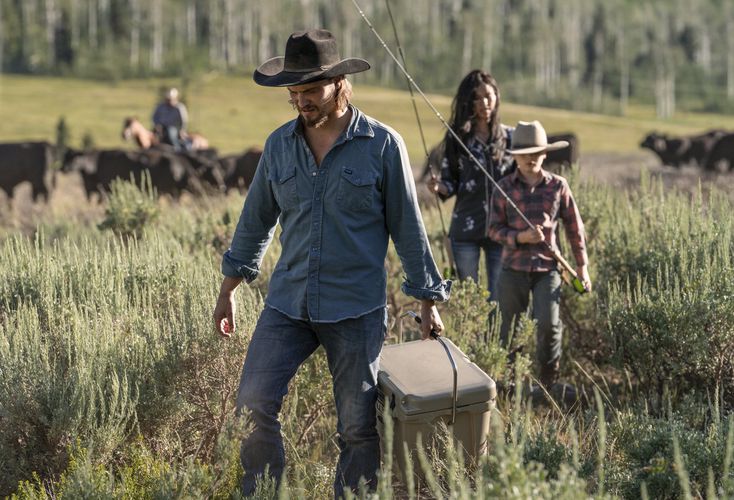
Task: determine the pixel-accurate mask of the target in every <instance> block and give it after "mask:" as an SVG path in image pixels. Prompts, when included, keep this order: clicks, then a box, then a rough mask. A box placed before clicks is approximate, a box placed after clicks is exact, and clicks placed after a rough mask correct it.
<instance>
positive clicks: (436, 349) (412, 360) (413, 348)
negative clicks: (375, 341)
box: [378, 337, 497, 415]
mask: <svg viewBox="0 0 734 500" xmlns="http://www.w3.org/2000/svg"><path fill="white" fill-rule="evenodd" d="M442 339H443V341H444V342H445V343H446V345H447V346H448V348H449V350H450V351H451V354H452V356H453V357H454V361H455V362H456V367H457V371H458V377H457V382H458V389H457V397H456V399H457V404H456V406H457V408H458V407H461V406H468V405H473V404H476V403H483V402H487V401H490V400H492V399H494V398H495V397H496V394H497V390H496V387H495V383H494V381H493V380H492V379H491V378H490V377H489V375H487V374H486V373H484V372H483V371H482V370H481V369H480V368H479V367H478V366H477V365H475V364H474V363H472V362H471V361H469V358H467V357H466V355H465V354H464V353H463V352H461V350H459V348H458V347H456V346H455V345H454V344H453V342H451V341H450V340H449V339H447V338H445V337H442ZM453 373H454V372H453V370H452V368H451V362H450V361H449V358H448V356H447V355H446V351H445V350H444V348H443V346H441V344H440V343H439V342H438V341H435V340H416V341H413V342H406V343H404V344H395V345H388V346H385V347H383V348H382V354H381V355H380V372H379V374H378V380H379V383H380V384H388V385H390V386H392V389H393V391H392V392H393V393H394V394H395V405H396V407H397V406H399V407H401V408H400V409H401V411H402V413H404V414H405V415H414V414H420V413H426V412H431V411H438V410H445V409H450V408H451V406H452V393H453V388H454V379H453V376H454V375H453Z"/></svg>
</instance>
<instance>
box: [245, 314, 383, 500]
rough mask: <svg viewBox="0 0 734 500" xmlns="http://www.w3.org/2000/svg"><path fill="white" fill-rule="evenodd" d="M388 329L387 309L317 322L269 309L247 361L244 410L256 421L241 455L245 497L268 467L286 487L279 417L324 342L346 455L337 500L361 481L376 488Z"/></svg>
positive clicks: (343, 454)
mask: <svg viewBox="0 0 734 500" xmlns="http://www.w3.org/2000/svg"><path fill="white" fill-rule="evenodd" d="M386 330H387V314H386V309H385V308H380V309H378V310H376V311H373V312H371V313H367V314H365V315H363V316H360V317H359V318H355V319H346V320H343V321H339V322H337V323H312V322H310V321H303V320H295V319H291V318H289V317H288V316H286V315H284V314H282V313H280V312H278V311H276V310H275V309H272V308H270V307H266V308H265V309H264V310H263V312H262V314H261V315H260V319H259V320H258V323H257V326H256V327H255V331H254V332H253V334H252V340H251V341H250V347H249V348H248V351H247V356H246V357H245V364H244V368H243V370H242V378H241V380H240V387H239V392H238V396H237V410H238V412H239V411H241V410H242V409H243V408H247V409H249V410H250V415H251V418H252V420H253V422H254V424H255V428H254V430H253V432H252V433H251V434H250V435H249V436H248V437H247V439H245V440H244V441H243V442H242V447H241V451H240V458H241V460H242V467H243V468H244V470H245V475H244V477H243V480H242V487H243V493H244V494H245V495H251V494H252V493H253V492H254V491H255V482H256V480H257V479H258V478H260V477H262V476H263V474H264V473H265V469H266V467H269V475H271V476H272V477H273V478H274V479H275V481H276V482H277V483H279V482H280V478H281V476H282V474H283V470H284V468H285V452H284V449H283V439H282V436H281V434H280V422H279V421H278V413H279V412H280V408H281V405H282V402H283V397H284V396H285V395H286V393H287V392H288V382H289V381H290V380H291V378H293V376H294V375H295V373H296V370H297V369H298V367H299V366H300V365H301V364H302V363H303V362H304V361H305V360H306V359H307V358H308V357H309V356H310V355H311V354H312V353H313V352H314V351H315V350H316V348H318V347H319V346H320V345H322V346H324V350H325V351H326V357H327V360H328V364H329V371H330V372H331V376H332V379H333V384H334V399H335V401H336V411H337V432H338V434H339V437H338V443H339V448H340V451H341V453H340V454H339V461H338V463H337V468H336V478H335V480H334V496H335V498H340V497H341V496H342V495H343V491H344V489H345V487H346V488H348V489H351V490H352V491H357V489H358V486H359V479H360V478H361V477H364V478H365V479H366V481H367V486H368V487H369V488H370V489H374V488H375V487H376V485H377V474H376V473H377V470H378V469H379V467H380V441H379V437H378V435H377V430H376V415H375V402H376V399H377V370H378V364H379V356H380V351H381V350H382V344H383V341H384V338H385V331H386ZM324 376H327V375H326V374H324Z"/></svg>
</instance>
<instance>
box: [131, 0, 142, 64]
mask: <svg viewBox="0 0 734 500" xmlns="http://www.w3.org/2000/svg"><path fill="white" fill-rule="evenodd" d="M130 10H131V20H130V67H131V68H133V69H135V70H137V69H138V68H139V67H140V21H141V16H140V0H130Z"/></svg>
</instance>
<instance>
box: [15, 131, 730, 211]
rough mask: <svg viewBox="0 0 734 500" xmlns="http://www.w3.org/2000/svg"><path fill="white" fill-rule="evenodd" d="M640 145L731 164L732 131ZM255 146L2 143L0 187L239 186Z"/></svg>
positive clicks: (671, 155)
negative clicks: (178, 148)
mask: <svg viewBox="0 0 734 500" xmlns="http://www.w3.org/2000/svg"><path fill="white" fill-rule="evenodd" d="M548 140H549V141H557V140H565V141H568V142H569V143H570V147H569V148H566V149H562V150H559V151H556V152H553V153H549V155H548V158H547V159H546V164H547V165H549V166H551V165H553V164H556V165H562V164H565V165H571V164H574V163H576V162H577V161H578V156H579V152H578V139H577V137H576V136H575V135H574V134H572V133H567V134H556V135H553V136H549V137H548ZM640 147H642V148H647V149H650V150H652V151H653V152H655V153H656V154H657V155H658V156H659V157H660V160H661V161H662V163H663V164H664V165H669V166H672V167H681V166H685V165H695V166H699V167H702V168H704V169H706V170H712V171H728V170H730V169H732V166H734V133H732V132H728V131H726V130H721V129H715V130H709V131H707V132H704V133H702V134H697V135H691V136H679V137H673V136H669V135H665V134H658V133H654V132H653V133H650V134H648V135H647V136H646V137H645V138H644V140H643V141H642V143H641V144H640ZM261 154H262V150H260V149H259V148H250V149H248V150H246V151H244V152H243V153H241V154H235V155H228V156H219V155H218V154H217V151H216V150H215V149H207V150H199V151H196V152H190V153H177V152H174V151H173V150H172V149H171V148H169V147H166V146H159V147H155V148H150V149H141V150H136V151H130V150H122V149H106V150H92V151H78V150H74V149H67V150H65V151H64V152H63V154H59V152H58V151H57V148H56V147H55V146H53V145H52V144H49V143H48V142H17V143H0V189H2V190H3V191H4V192H5V193H6V195H7V197H8V198H9V199H12V197H13V190H14V189H15V187H16V186H17V185H19V184H21V183H24V182H28V183H30V185H31V187H32V193H33V199H34V200H37V199H39V198H44V199H47V198H48V196H49V193H50V192H51V190H52V188H53V187H54V186H55V177H56V175H58V173H59V172H60V173H61V174H68V173H72V172H76V173H78V175H80V176H81V179H82V183H83V185H84V189H85V191H86V194H87V198H89V199H91V198H92V197H93V195H95V194H97V195H98V199H101V198H102V195H103V194H104V193H106V192H108V191H109V189H110V185H111V183H112V181H113V180H115V179H118V178H121V179H125V180H127V179H130V178H131V177H132V178H134V179H135V180H136V181H137V182H141V179H142V178H143V173H144V172H148V173H149V175H150V179H151V183H152V184H153V186H154V187H155V188H156V190H157V192H158V193H159V194H169V195H171V196H172V197H174V198H177V197H178V196H180V194H181V193H182V192H183V191H187V192H190V193H192V194H195V195H197V194H204V193H214V192H220V193H226V192H228V191H229V190H231V189H238V190H240V191H243V190H245V189H247V187H249V185H250V182H251V181H252V178H253V176H254V175H255V170H256V168H257V164H258V161H259V159H260V155H261ZM441 155H442V151H441V148H440V147H438V146H437V147H435V148H433V150H432V151H431V153H430V155H429V158H428V160H427V161H426V163H425V164H424V168H423V175H422V177H423V178H425V177H427V176H428V175H429V173H430V171H431V168H433V170H434V171H436V170H437V166H438V161H439V159H440V156H441ZM552 155H555V156H552ZM59 167H60V168H59Z"/></svg>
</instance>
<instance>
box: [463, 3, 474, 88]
mask: <svg viewBox="0 0 734 500" xmlns="http://www.w3.org/2000/svg"><path fill="white" fill-rule="evenodd" d="M472 14H473V13H472V12H471V11H470V10H469V9H467V10H466V12H464V15H463V16H462V17H463V19H464V43H463V46H462V53H461V74H462V75H466V74H467V73H468V72H469V71H470V70H471V68H472V57H471V56H472V51H473V49H474V22H473V19H472V17H473V16H472Z"/></svg>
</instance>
